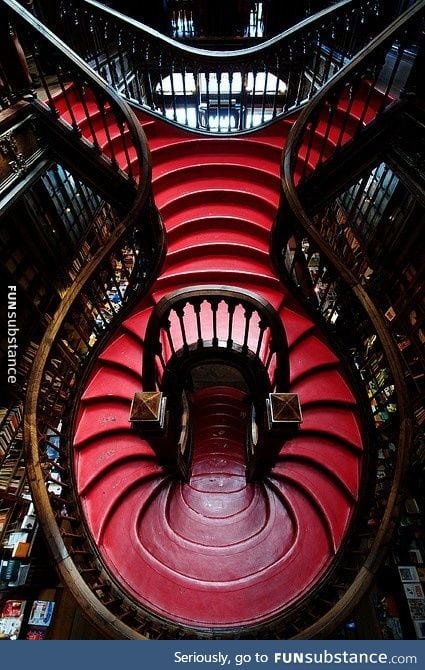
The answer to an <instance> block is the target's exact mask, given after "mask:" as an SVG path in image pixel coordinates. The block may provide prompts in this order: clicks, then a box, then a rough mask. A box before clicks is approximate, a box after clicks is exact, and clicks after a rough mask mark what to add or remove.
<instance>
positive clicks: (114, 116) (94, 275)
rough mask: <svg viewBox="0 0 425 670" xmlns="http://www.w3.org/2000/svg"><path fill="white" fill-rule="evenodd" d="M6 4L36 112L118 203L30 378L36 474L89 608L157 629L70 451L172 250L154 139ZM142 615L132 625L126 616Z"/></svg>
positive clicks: (130, 633) (82, 170)
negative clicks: (156, 192)
mask: <svg viewBox="0 0 425 670" xmlns="http://www.w3.org/2000/svg"><path fill="white" fill-rule="evenodd" d="M1 1H2V2H5V4H6V5H7V6H8V8H9V10H10V16H11V18H12V20H13V23H14V25H15V26H16V28H17V30H18V31H19V33H20V35H22V36H24V35H26V36H27V39H28V38H30V40H31V44H32V45H33V58H34V60H33V63H32V64H31V66H32V67H33V66H34V65H35V66H36V67H37V71H38V73H39V76H40V79H41V81H42V91H43V92H41V91H40V92H39V96H38V98H37V99H36V100H34V101H33V102H31V105H32V111H33V112H34V114H36V115H37V116H38V117H39V118H40V119H42V120H43V122H44V125H45V131H46V136H47V137H48V138H49V141H50V142H52V143H55V138H56V139H57V140H58V146H59V147H60V150H62V151H64V152H66V161H69V162H71V163H73V164H74V172H75V173H76V174H81V175H82V179H83V181H85V180H87V179H88V180H89V181H90V182H92V183H93V184H94V185H95V186H96V187H98V188H100V189H102V184H103V189H104V192H105V200H106V202H109V201H112V202H114V205H115V215H114V217H113V219H111V221H110V225H108V226H103V225H102V227H101V228H102V230H99V234H98V235H94V236H91V235H90V236H89V237H87V238H86V239H84V240H83V241H82V244H83V245H84V263H83V262H81V263H79V264H78V267H75V268H74V270H75V272H72V273H71V274H72V279H73V282H72V284H71V285H70V286H69V288H67V290H65V291H64V293H63V297H62V301H61V304H60V306H59V308H58V309H57V311H56V313H55V314H54V315H53V317H52V318H51V320H50V321H49V324H48V325H47V328H46V331H45V334H44V337H43V338H42V340H41V343H40V345H39V348H38V351H37V353H36V355H35V360H34V363H33V365H32V369H31V372H30V374H29V377H28V380H27V392H26V400H25V408H24V442H25V445H26V455H25V457H26V466H27V475H28V480H29V483H30V487H31V492H32V496H33V499H34V503H35V506H36V511H37V514H38V517H39V520H40V525H41V527H42V529H43V532H44V535H45V537H46V539H47V542H48V544H49V547H50V549H51V552H52V555H53V559H54V561H55V564H56V567H57V570H58V572H59V574H60V577H61V579H62V580H63V581H64V583H65V584H66V585H67V587H68V588H69V590H70V591H71V593H72V594H73V595H74V597H75V599H76V601H77V603H78V604H79V605H80V607H81V608H82V609H83V610H84V612H85V614H86V615H87V616H88V617H89V618H90V619H91V621H92V622H93V623H94V624H95V625H96V626H97V627H98V628H99V629H100V630H103V631H105V634H106V635H109V636H111V635H112V636H117V637H122V638H126V637H133V638H134V637H136V638H146V637H156V636H157V635H158V633H156V632H155V626H154V624H152V626H151V623H150V622H149V621H147V620H145V618H144V617H143V616H142V615H141V614H140V611H139V612H138V615H137V616H138V618H137V617H136V615H135V614H134V612H133V604H132V603H129V602H128V601H124V599H123V598H122V594H121V592H120V591H119V590H117V589H114V586H113V584H112V582H113V578H112V577H111V576H110V575H108V574H106V572H105V570H104V567H103V565H102V563H101V562H100V560H99V558H98V553H97V549H96V547H95V546H94V544H93V543H92V540H91V539H90V537H91V536H90V535H89V533H88V532H87V530H86V528H85V525H84V520H83V514H82V513H81V511H80V508H79V500H78V497H77V494H76V488H75V482H74V480H73V475H72V467H71V454H70V451H69V449H70V444H71V435H70V430H71V428H70V427H71V425H72V418H73V412H74V410H75V406H76V399H77V398H78V392H79V388H80V384H81V383H83V382H84V378H85V375H86V374H87V372H88V370H89V368H90V364H91V362H92V361H94V360H95V359H96V355H97V352H98V351H99V347H100V346H101V345H102V342H103V341H104V339H105V338H106V337H107V336H108V335H109V334H110V332H111V330H113V329H114V328H115V327H117V326H118V325H119V323H120V322H121V319H122V317H123V315H124V314H125V313H126V312H127V311H128V310H129V309H130V308H131V306H132V304H133V303H134V302H135V301H136V300H138V299H139V298H140V296H141V295H143V294H144V293H145V292H146V291H147V290H148V288H149V286H150V283H151V282H152V280H153V278H154V277H155V276H156V274H157V273H158V268H159V265H160V263H161V262H162V259H163V254H164V247H165V241H164V233H163V228H162V224H161V221H160V218H159V215H158V212H157V210H156V208H155V206H154V204H153V200H152V196H151V180H150V158H149V152H148V149H147V146H146V139H145V137H144V134H143V132H142V130H141V129H140V126H139V124H138V122H137V120H136V119H135V117H134V115H133V114H132V112H131V110H130V109H129V108H128V107H127V105H126V103H125V102H123V101H122V100H121V98H120V96H119V95H118V94H117V93H116V92H115V91H113V90H112V89H110V88H109V87H108V86H107V85H106V84H105V82H103V81H102V80H101V78H100V77H99V76H98V75H97V74H96V73H93V72H92V71H91V70H90V68H89V67H87V66H86V64H85V63H84V62H83V61H81V60H80V58H79V57H78V56H76V55H75V54H74V53H73V52H71V51H70V49H69V48H68V47H67V46H66V45H64V44H63V43H62V42H61V41H60V40H58V39H57V38H56V37H55V36H54V35H52V34H51V33H50V32H49V31H48V30H47V29H45V28H44V27H43V26H42V25H40V24H39V23H38V22H37V20H36V19H35V18H34V17H33V16H32V15H30V14H28V12H26V11H25V10H24V9H23V8H22V7H21V5H19V4H18V3H17V2H14V0H1ZM41 45H43V46H45V47H48V49H49V53H50V55H52V54H53V56H54V58H53V60H54V62H55V75H53V76H49V77H48V78H47V77H45V76H44V75H43V72H42V68H41V67H39V61H38V57H39V48H40V46H41ZM77 109H78V112H79V113H78V117H77V115H76V110H77ZM94 119H95V121H94ZM92 123H96V124H97V125H96V127H94V126H92V125H91V124H92ZM111 128H113V133H114V134H113V136H112V135H111V134H110V129H111ZM102 135H103V139H102V143H99V142H98V137H99V136H102ZM115 151H119V152H120V164H119V165H118V161H117V160H115V159H116V156H117V154H116V153H115ZM117 212H118V213H117ZM87 246H89V247H90V248H87ZM80 251H81V250H76V256H75V258H76V259H77V260H78V259H80V260H81V258H82V257H81V255H80ZM135 617H136V618H135ZM132 618H133V620H134V625H132V626H130V627H129V626H128V625H127V624H126V623H125V622H126V621H128V619H132ZM111 631H113V632H111Z"/></svg>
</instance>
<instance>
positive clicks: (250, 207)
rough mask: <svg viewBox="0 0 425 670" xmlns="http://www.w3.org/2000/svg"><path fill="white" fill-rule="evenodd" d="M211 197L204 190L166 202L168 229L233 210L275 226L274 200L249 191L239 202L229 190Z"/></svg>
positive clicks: (164, 206)
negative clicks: (271, 200) (206, 195)
mask: <svg viewBox="0 0 425 670" xmlns="http://www.w3.org/2000/svg"><path fill="white" fill-rule="evenodd" d="M209 196H212V197H208V198H206V197H205V193H203V192H202V191H200V192H193V193H183V194H179V195H178V196H176V198H175V199H174V200H171V201H169V202H166V203H165V204H164V203H163V205H162V207H161V214H162V216H163V219H164V222H165V224H166V227H167V231H168V230H171V229H172V228H174V227H175V226H177V225H181V224H184V223H186V222H187V221H191V220H193V219H196V218H199V219H207V218H208V217H214V216H217V217H223V216H225V217H228V216H230V215H232V214H233V213H234V214H235V215H236V217H237V218H238V219H247V220H248V221H250V222H254V223H255V224H256V225H259V226H263V227H264V228H266V229H267V230H270V229H271V225H272V223H273V219H274V217H275V215H276V205H275V204H274V203H271V202H270V201H268V200H264V199H263V198H261V199H259V198H258V197H256V195H255V194H252V193H247V194H245V195H244V198H243V200H242V199H239V201H238V202H237V203H235V198H234V193H233V192H232V191H230V190H226V189H221V190H219V191H215V192H213V193H212V194H209Z"/></svg>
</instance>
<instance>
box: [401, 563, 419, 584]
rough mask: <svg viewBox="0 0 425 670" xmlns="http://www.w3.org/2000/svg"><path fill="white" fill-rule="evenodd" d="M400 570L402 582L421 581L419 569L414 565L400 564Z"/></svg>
mask: <svg viewBox="0 0 425 670" xmlns="http://www.w3.org/2000/svg"><path fill="white" fill-rule="evenodd" d="M398 572H399V575H400V579H401V581H402V582H419V575H418V571H417V570H416V568H415V567H414V566H413V565H399V566H398Z"/></svg>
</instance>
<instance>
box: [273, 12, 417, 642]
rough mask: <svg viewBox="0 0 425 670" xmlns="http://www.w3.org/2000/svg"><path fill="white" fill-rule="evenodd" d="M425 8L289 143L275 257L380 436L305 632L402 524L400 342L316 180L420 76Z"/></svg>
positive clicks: (404, 400) (309, 112) (334, 608)
mask: <svg viewBox="0 0 425 670" xmlns="http://www.w3.org/2000/svg"><path fill="white" fill-rule="evenodd" d="M424 10H425V3H424V2H418V3H416V4H415V5H414V6H413V7H411V8H410V9H408V10H407V12H406V13H405V14H404V15H403V16H402V17H400V18H399V19H397V20H396V21H394V23H393V24H392V25H391V26H389V27H388V28H387V29H386V30H384V31H383V33H382V35H381V36H380V37H379V38H377V39H375V40H373V41H372V42H371V44H370V45H369V46H368V47H366V48H365V49H364V50H363V51H362V52H361V53H360V54H359V55H358V56H356V57H355V58H354V59H353V61H352V62H351V63H350V64H349V65H347V66H346V67H345V68H343V69H342V71H341V72H340V73H339V74H338V75H337V76H336V77H335V78H334V80H333V82H329V83H328V84H327V85H325V87H324V88H323V89H322V91H320V92H319V93H318V95H317V96H316V98H315V99H314V100H313V101H312V102H311V103H310V104H309V105H308V106H307V107H306V108H305V109H304V110H303V111H302V112H301V114H300V117H299V119H298V120H297V122H296V123H295V125H294V127H293V129H292V131H291V133H290V135H289V138H288V143H287V146H286V149H285V152H284V157H283V163H282V184H283V192H282V201H281V208H280V213H279V216H278V219H277V222H276V225H275V228H274V232H273V239H272V249H273V250H274V262H275V265H276V267H277V269H278V271H280V272H281V274H282V276H284V277H285V279H286V280H289V281H290V282H291V283H292V284H293V286H294V287H295V288H296V290H297V292H298V294H299V295H300V297H301V298H302V299H303V300H304V302H305V304H306V306H307V307H308V309H309V310H311V311H312V313H313V314H314V315H315V316H316V318H317V317H318V318H319V319H320V321H321V323H322V325H323V328H324V329H325V330H327V331H328V332H329V333H330V336H331V337H333V338H335V340H336V341H337V342H338V341H339V342H340V343H342V345H343V346H344V348H345V349H346V350H347V351H348V360H349V361H350V360H351V370H352V373H353V375H357V378H358V382H359V383H360V384H361V385H362V386H363V387H364V388H365V389H366V393H367V397H368V400H369V403H370V416H371V417H372V422H371V427H370V438H371V439H370V443H371V444H373V445H374V450H373V452H370V454H369V457H370V466H371V467H370V468H369V482H365V483H367V484H368V491H367V492H366V491H365V492H364V495H363V504H362V505H361V506H360V508H359V514H358V518H357V522H356V528H355V529H354V530H353V532H352V533H351V534H350V538H349V540H348V542H347V545H346V546H345V547H344V548H343V551H342V553H341V556H340V561H339V564H338V566H337V568H336V570H335V572H334V574H333V575H332V579H331V580H330V581H329V588H330V589H331V597H330V604H329V602H328V603H327V604H326V603H324V602H323V601H321V596H320V594H319V598H318V608H319V609H318V611H317V612H316V616H317V618H316V620H314V619H313V618H310V621H306V620H304V622H303V623H304V626H302V627H300V629H299V631H298V632H296V633H295V635H294V637H296V638H306V637H315V636H317V635H326V634H329V633H330V632H331V631H333V630H335V628H336V627H337V626H339V625H341V623H342V622H343V620H344V618H345V617H346V616H347V613H348V612H349V611H351V610H352V609H353V607H354V606H355V605H356V603H358V602H359V600H360V598H361V597H362V596H363V595H364V594H365V593H366V592H367V590H368V588H369V587H370V585H371V583H372V580H373V577H374V575H375V573H376V571H377V569H378V567H379V565H380V563H381V561H382V559H383V557H384V556H385V552H386V548H387V544H388V542H389V540H390V538H391V535H392V532H393V530H394V527H395V520H396V513H397V507H398V504H399V497H400V492H401V484H402V478H403V473H404V471H405V468H406V464H407V462H408V452H409V447H410V442H411V437H412V417H411V411H410V407H409V399H408V393H407V388H406V382H405V378H404V373H403V369H402V366H401V363H400V356H399V351H398V348H397V346H396V344H395V342H394V341H393V340H392V337H391V334H390V331H389V328H388V326H387V323H386V320H385V317H384V314H383V313H382V312H381V310H380V307H379V305H377V304H375V302H374V300H373V297H372V296H371V294H370V292H369V291H368V287H367V283H365V282H364V276H363V275H364V263H365V262H366V260H367V259H365V258H364V257H363V256H362V254H361V253H357V251H359V252H360V251H361V250H357V248H356V245H355V244H354V243H353V240H351V243H350V241H347V240H346V239H345V240H344V239H341V236H339V235H338V234H337V232H338V231H337V229H336V227H335V226H332V220H333V219H332V218H331V220H330V221H329V217H326V215H325V217H324V218H322V217H321V216H320V215H319V214H317V208H316V214H315V215H313V214H311V212H312V210H313V206H314V202H313V199H312V197H311V193H312V191H311V183H312V182H313V180H314V179H315V178H316V175H317V173H319V172H322V173H323V175H324V176H325V175H326V172H325V170H326V169H327V168H331V166H332V159H333V158H334V157H335V156H338V157H339V158H340V157H341V151H342V150H343V148H344V146H345V145H346V144H347V145H348V144H349V143H350V142H352V143H353V145H354V141H355V140H356V139H359V138H360V137H361V136H362V135H363V133H365V132H368V127H370V125H371V124H378V122H379V121H380V120H381V118H382V117H383V116H384V115H385V113H386V111H387V110H388V109H389V108H391V107H393V106H394V105H395V104H396V101H397V99H398V98H399V97H400V95H401V94H402V92H403V91H404V90H405V88H406V85H408V82H409V79H408V78H409V76H411V75H410V67H409V68H407V69H408V73H407V77H404V78H401V79H400V78H399V76H398V75H399V69H400V66H401V64H402V63H404V66H405V65H406V63H405V61H404V58H403V54H404V53H405V50H406V49H410V50H411V52H413V53H415V51H416V46H415V45H416V40H417V37H418V31H420V29H421V25H422V21H423V17H424ZM396 81H397V84H396V83H395V82H396ZM318 138H319V140H318ZM306 147H307V148H306ZM325 147H326V150H325ZM323 178H324V177H323ZM309 188H310V197H309V195H308V193H309ZM314 193H315V191H314ZM327 211H328V210H327ZM328 213H329V212H328ZM329 224H330V225H329ZM381 452H382V453H384V454H385V457H384V458H383V457H382V456H381ZM295 619H296V617H295Z"/></svg>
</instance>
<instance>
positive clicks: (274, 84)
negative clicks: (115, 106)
mask: <svg viewBox="0 0 425 670" xmlns="http://www.w3.org/2000/svg"><path fill="white" fill-rule="evenodd" d="M382 4H383V3H382V1H381V0H359V1H358V2H353V0H342V1H341V2H339V3H338V4H336V5H334V6H332V7H328V8H327V9H324V10H322V11H321V12H319V13H318V14H316V15H315V16H311V17H309V18H307V19H305V20H304V21H302V22H301V23H299V24H298V25H297V26H296V27H295V28H293V29H289V30H287V31H285V32H283V33H281V34H280V35H278V36H276V37H274V38H273V39H270V40H268V41H266V42H263V43H262V44H260V45H257V46H254V47H250V48H246V49H238V50H231V51H208V50H205V49H200V48H196V47H193V46H187V45H184V44H181V43H179V42H176V41H174V40H172V39H170V38H168V37H165V36H163V35H161V34H160V33H158V32H156V31H155V30H153V29H150V28H148V27H147V26H145V25H143V24H140V23H138V22H137V21H135V20H133V19H130V18H128V17H125V16H123V15H121V14H119V13H117V12H115V11H113V10H112V9H109V8H107V7H105V6H104V5H102V4H100V3H98V2H95V1H94V0H71V1H70V2H69V1H67V2H62V4H61V12H62V14H61V15H62V19H61V22H60V25H63V26H71V27H72V30H67V34H66V37H65V39H66V40H67V41H69V43H70V44H71V46H72V48H73V49H75V50H76V51H77V52H78V53H79V54H80V55H81V56H82V57H83V58H84V60H86V61H87V62H88V63H89V64H90V65H91V66H92V67H93V68H94V69H95V70H96V71H97V72H99V73H100V74H101V75H102V76H103V77H104V78H105V79H106V80H107V81H108V82H109V83H110V84H111V85H112V86H114V87H115V88H116V90H118V91H119V92H120V93H121V94H122V95H123V96H124V97H125V98H126V99H127V100H129V101H131V102H132V103H135V104H137V105H140V106H141V107H143V108H144V109H147V110H149V111H150V112H152V113H154V114H157V115H162V116H163V117H165V118H167V119H168V120H170V121H172V122H174V123H177V124H179V125H183V126H187V127H189V128H196V129H198V130H200V131H206V132H213V133H234V132H238V131H242V130H246V129H250V128H255V127H257V126H261V125H263V124H265V123H267V122H269V121H272V120H273V119H275V118H277V117H280V116H282V115H285V114H288V113H290V112H292V111H294V110H296V109H298V108H299V107H300V106H301V105H303V104H304V103H305V102H307V101H308V100H309V99H311V97H312V96H313V95H314V94H315V93H316V91H317V90H318V89H319V88H320V87H321V86H322V85H323V83H324V82H325V81H327V79H328V78H330V77H331V76H332V75H333V74H334V73H335V72H337V71H338V70H340V69H341V67H342V66H343V65H344V64H345V63H346V62H347V59H349V58H351V57H352V56H353V55H354V54H355V53H356V52H357V51H358V50H359V49H360V48H362V47H363V46H364V45H365V44H367V43H368V42H369V40H370V38H371V36H372V35H374V34H376V33H377V32H378V30H379V25H380V20H379V17H380V15H381V12H382Z"/></svg>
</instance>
